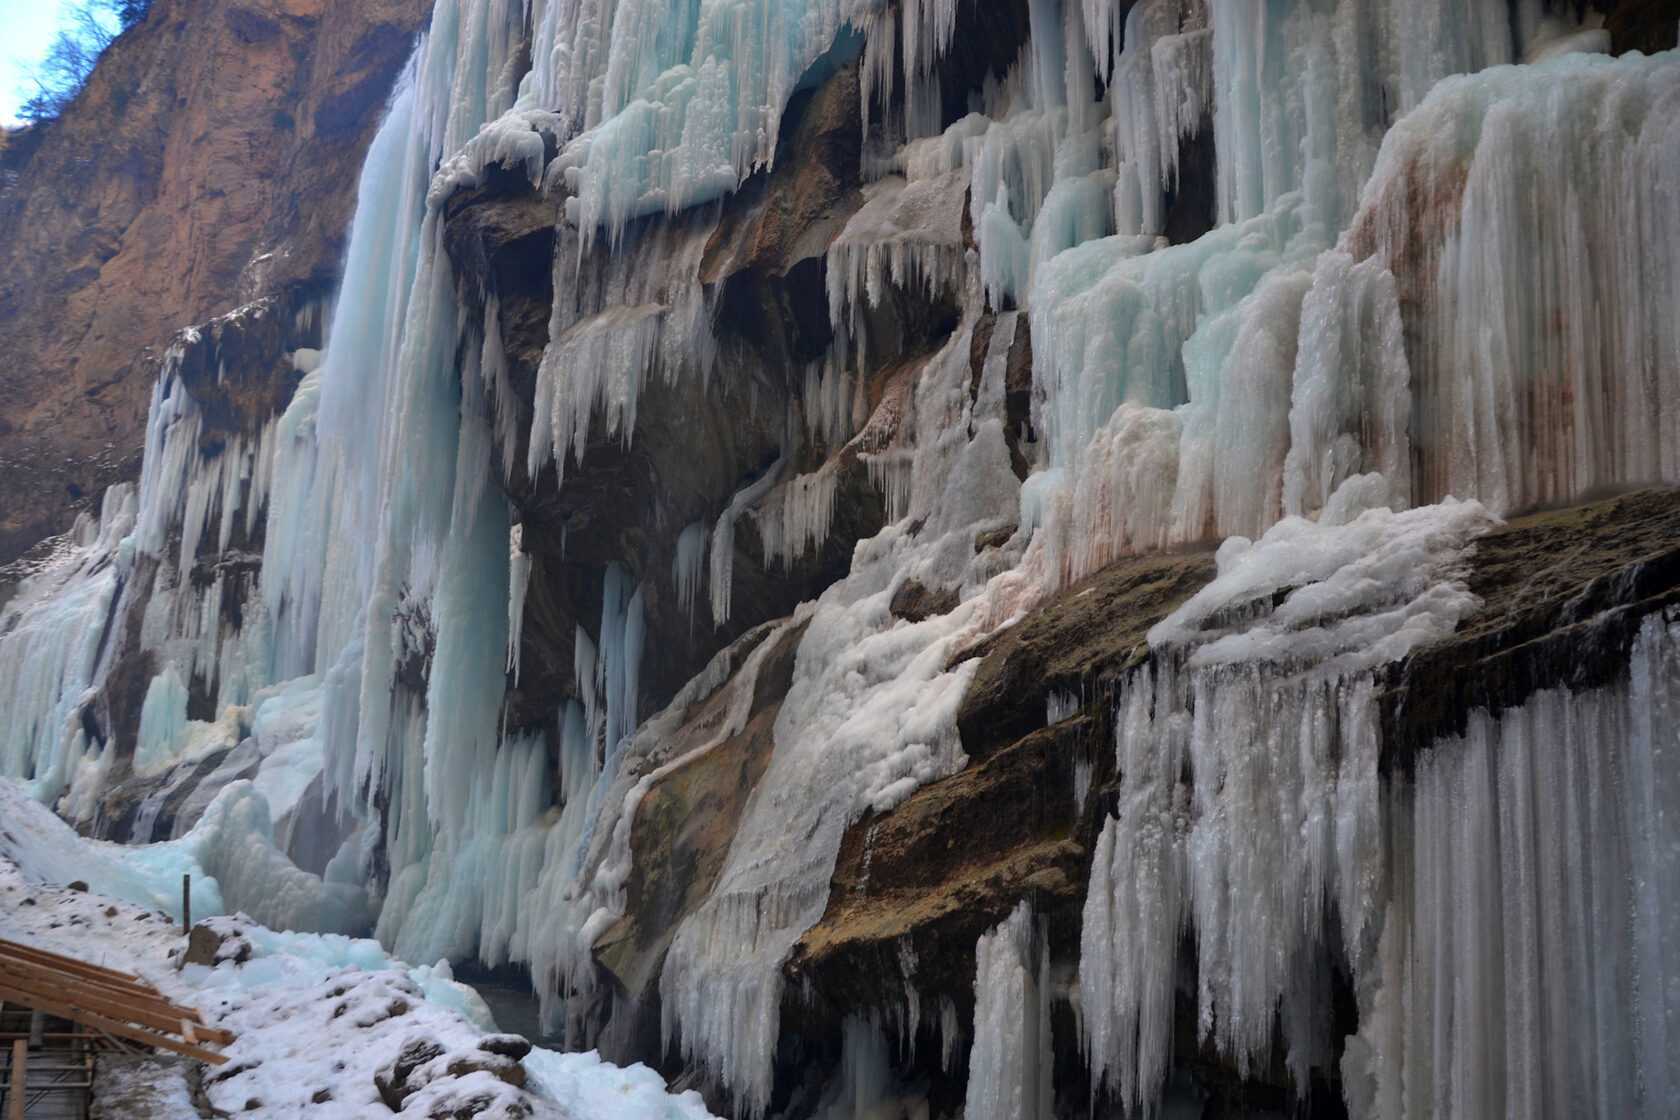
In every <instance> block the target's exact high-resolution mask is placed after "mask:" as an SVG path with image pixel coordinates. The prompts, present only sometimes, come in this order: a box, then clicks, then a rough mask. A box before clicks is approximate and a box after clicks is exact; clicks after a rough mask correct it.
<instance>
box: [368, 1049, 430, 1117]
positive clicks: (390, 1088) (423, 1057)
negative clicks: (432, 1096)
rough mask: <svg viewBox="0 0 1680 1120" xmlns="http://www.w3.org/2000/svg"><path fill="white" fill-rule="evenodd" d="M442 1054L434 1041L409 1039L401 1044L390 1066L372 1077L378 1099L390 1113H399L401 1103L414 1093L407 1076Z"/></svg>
mask: <svg viewBox="0 0 1680 1120" xmlns="http://www.w3.org/2000/svg"><path fill="white" fill-rule="evenodd" d="M442 1054H443V1046H442V1044H440V1043H439V1042H438V1041H437V1040H436V1039H434V1038H422V1037H415V1038H410V1039H409V1040H408V1041H407V1042H405V1043H403V1048H402V1049H401V1050H399V1051H398V1052H397V1056H396V1058H394V1059H393V1060H392V1062H391V1064H390V1065H388V1066H385V1067H384V1068H383V1069H380V1070H379V1071H378V1072H377V1073H375V1074H374V1075H373V1084H374V1087H375V1088H377V1089H378V1090H379V1099H380V1100H382V1101H384V1102H385V1103H386V1105H387V1106H389V1107H390V1109H391V1111H392V1112H401V1111H402V1107H403V1102H404V1101H406V1100H408V1097H409V1094H411V1093H413V1092H414V1089H413V1088H411V1087H410V1086H409V1084H408V1079H409V1075H411V1074H412V1073H413V1072H414V1071H415V1070H417V1069H419V1068H420V1067H421V1066H423V1065H425V1064H426V1063H427V1062H429V1061H431V1060H432V1059H433V1058H437V1057H440V1056H442Z"/></svg>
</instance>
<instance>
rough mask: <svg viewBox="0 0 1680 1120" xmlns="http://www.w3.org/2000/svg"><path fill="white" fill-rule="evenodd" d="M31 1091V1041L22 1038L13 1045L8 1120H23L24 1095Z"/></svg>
mask: <svg viewBox="0 0 1680 1120" xmlns="http://www.w3.org/2000/svg"><path fill="white" fill-rule="evenodd" d="M28 1091H29V1040H28V1039H24V1038H20V1039H18V1040H17V1041H16V1042H14V1043H12V1085H11V1097H12V1107H11V1108H9V1109H7V1110H6V1115H7V1117H8V1120H23V1103H24V1094H25V1093H27V1092H28Z"/></svg>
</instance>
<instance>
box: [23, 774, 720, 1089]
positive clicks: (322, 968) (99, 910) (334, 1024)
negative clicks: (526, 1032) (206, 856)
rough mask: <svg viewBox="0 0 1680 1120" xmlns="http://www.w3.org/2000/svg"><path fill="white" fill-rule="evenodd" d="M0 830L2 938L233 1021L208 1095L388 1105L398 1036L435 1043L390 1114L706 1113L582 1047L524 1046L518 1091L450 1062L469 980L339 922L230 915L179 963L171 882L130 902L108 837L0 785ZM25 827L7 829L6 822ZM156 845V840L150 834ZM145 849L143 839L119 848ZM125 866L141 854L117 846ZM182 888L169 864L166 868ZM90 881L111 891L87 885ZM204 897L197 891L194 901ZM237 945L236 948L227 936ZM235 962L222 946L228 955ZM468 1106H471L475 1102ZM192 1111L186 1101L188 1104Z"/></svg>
mask: <svg viewBox="0 0 1680 1120" xmlns="http://www.w3.org/2000/svg"><path fill="white" fill-rule="evenodd" d="M0 799H5V808H6V812H5V813H4V815H3V816H0V819H3V820H4V821H5V825H4V829H5V834H6V843H5V846H4V849H3V850H0V856H3V857H4V858H0V896H3V898H4V903H3V905H0V936H4V937H7V938H9V939H12V940H17V941H21V942H23V943H24V944H29V945H34V946H37V947H39V948H42V949H47V950H50V951H53V952H57V953H64V954H68V955H70V956H74V957H77V958H79V959H82V960H86V961H89V962H91V963H95V964H99V965H102V966H104V967H106V968H114V969H119V970H123V971H127V972H132V973H135V974H137V975H139V976H141V977H142V978H144V979H145V980H146V981H147V982H149V983H151V984H153V985H155V986H156V987H157V988H158V990H160V991H161V992H162V993H163V994H164V995H165V996H166V997H167V998H169V999H171V1000H173V1001H175V1002H177V1003H180V1004H182V1005H183V1006H188V1007H194V1008H196V1009H198V1010H199V1011H200V1012H201V1013H202V1014H203V1016H204V1018H205V1021H206V1022H208V1023H209V1024H211V1025H213V1026H217V1027H221V1028H223V1029H226V1030H229V1031H231V1032H232V1033H233V1034H234V1035H235V1039H234V1041H233V1042H231V1043H229V1044H228V1045H226V1046H225V1047H222V1048H221V1052H222V1053H224V1054H225V1055H226V1056H227V1057H228V1059H229V1060H228V1062H227V1063H226V1064H225V1065H221V1066H216V1067H211V1068H210V1069H209V1070H208V1071H207V1073H206V1076H205V1090H206V1092H207V1094H208V1096H209V1099H210V1102H211V1104H212V1106H214V1107H216V1108H219V1109H222V1110H224V1111H226V1112H228V1113H234V1114H239V1115H248V1116H252V1117H254V1118H255V1120H263V1118H265V1117H288V1118H289V1117H294V1116H298V1115H304V1114H307V1115H310V1116H322V1117H327V1118H329V1120H330V1118H332V1117H355V1118H357V1120H360V1118H361V1117H364V1116H367V1115H371V1114H373V1113H375V1112H378V1113H382V1114H383V1113H388V1111H389V1110H388V1109H387V1107H386V1105H385V1103H384V1102H383V1101H382V1099H381V1097H380V1093H379V1090H378V1088H377V1087H376V1085H375V1081H374V1078H375V1074H376V1073H378V1072H379V1071H380V1070H381V1069H382V1068H383V1067H385V1066H388V1065H389V1064H390V1063H391V1062H392V1060H393V1059H394V1058H395V1057H396V1055H397V1052H398V1051H399V1050H400V1049H401V1048H402V1047H403V1046H404V1045H405V1044H407V1043H408V1042H409V1041H410V1040H414V1039H420V1040H424V1041H427V1042H430V1043H433V1044H434V1045H435V1046H436V1047H437V1048H438V1052H439V1056H438V1057H437V1058H435V1059H433V1060H432V1061H430V1062H428V1063H427V1064H426V1065H424V1066H422V1067H420V1069H419V1070H418V1071H417V1072H416V1073H415V1074H414V1075H411V1076H410V1078H409V1083H410V1085H415V1084H416V1083H424V1084H423V1085H422V1086H421V1087H420V1088H419V1091H418V1092H416V1093H415V1094H414V1095H413V1096H411V1097H409V1098H408V1100H407V1101H405V1102H404V1108H403V1110H402V1112H401V1113H399V1115H413V1116H428V1115H432V1114H433V1113H434V1110H435V1109H438V1108H444V1107H447V1108H451V1109H453V1108H456V1107H460V1106H461V1105H462V1104H464V1103H466V1102H467V1101H468V1100H470V1099H472V1098H478V1097H485V1096H488V1097H489V1102H488V1105H487V1107H486V1108H485V1109H484V1110H483V1111H480V1112H478V1113H477V1114H478V1115H483V1116H487V1117H496V1116H503V1117H517V1116H527V1117H534V1118H542V1117H554V1118H556V1120H559V1118H569V1120H645V1118H658V1120H706V1118H707V1117H709V1115H710V1114H709V1113H708V1112H707V1111H706V1109H705V1107H704V1105H703V1104H702V1103H701V1101H700V1098H699V1095H698V1094H696V1093H694V1092H687V1093H683V1094H680V1095H671V1094H669V1093H667V1092H666V1090H665V1085H664V1082H663V1080H662V1079H661V1078H660V1077H659V1076H658V1074H656V1073H654V1072H653V1071H652V1070H649V1069H647V1068H646V1067H645V1066H641V1065H634V1066H630V1067H628V1068H622V1069H621V1068H619V1067H616V1066H613V1065H611V1064H609V1063H607V1062H603V1061H602V1060H601V1059H600V1058H599V1056H598V1055H596V1054H595V1053H593V1052H591V1053H586V1054H554V1053H551V1052H548V1051H543V1050H533V1051H532V1052H531V1053H530V1054H529V1055H527V1056H526V1058H525V1059H524V1063H523V1064H524V1066H525V1072H526V1075H527V1081H526V1087H525V1088H523V1089H521V1088H517V1087H515V1086H513V1085H510V1084H508V1083H507V1082H505V1081H503V1080H500V1079H498V1078H496V1077H494V1076H492V1075H491V1074H490V1073H487V1072H468V1073H465V1074H464V1075H459V1076H457V1075H452V1074H450V1073H449V1068H450V1066H452V1065H455V1064H457V1063H459V1062H461V1061H471V1062H475V1063H482V1062H483V1061H484V1059H485V1058H486V1057H487V1054H486V1052H485V1051H484V1050H482V1049H481V1048H480V1046H479V1041H480V1039H481V1038H482V1037H483V1036H485V1035H486V1034H493V1033H494V1031H495V1024H494V1022H493V1021H492V1019H491V1017H490V1013H489V1011H488V1009H487V1008H486V1007H485V1006H484V1003H483V1001H482V1000H481V999H480V998H479V997H478V995H477V993H475V992H473V990H472V989H471V988H469V987H466V986H465V985H462V984H458V983H456V982H455V981H454V980H453V978H452V976H451V974H450V970H449V967H448V966H447V965H446V964H442V963H440V964H438V965H435V966H420V967H415V966H411V965H408V964H406V963H404V962H403V961H401V960H398V959H395V958H393V957H391V956H390V955H389V954H387V953H386V952H385V951H384V950H383V949H381V948H380V946H379V944H378V943H377V942H375V941H371V940H364V939H358V938H350V937H344V936H341V935H336V934H325V935H323V934H305V933H282V932H277V931H275V930H272V929H268V928H265V927H263V926H261V925H258V924H256V923H255V922H253V921H252V920H251V919H249V918H247V917H245V916H243V915H238V916H235V917H231V918H213V919H210V920H209V921H208V922H207V923H205V924H206V925H208V927H209V928H211V929H212V930H214V931H215V932H216V933H217V934H218V935H219V936H221V937H222V938H223V939H224V944H223V950H222V952H221V953H219V954H218V960H217V963H216V964H215V965H214V966H213V967H212V966H206V965H201V964H188V965H179V964H178V963H177V962H176V961H174V960H173V959H172V958H174V957H176V956H178V955H179V954H180V953H181V952H182V951H183V950H184V948H185V943H186V939H185V937H184V936H183V934H182V931H181V929H180V927H179V925H177V924H175V922H174V920H173V919H172V918H171V917H170V916H169V915H168V914H166V913H162V912H160V911H159V910H158V909H157V908H155V906H156V904H158V903H162V902H163V901H164V900H166V899H167V898H168V897H169V895H168V894H167V893H164V894H162V895H161V897H157V898H148V897H146V896H145V894H144V893H142V894H141V895H140V896H139V897H138V898H137V899H131V898H130V897H129V896H130V895H131V894H132V890H133V888H134V887H135V886H136V885H137V884H138V883H139V882H140V879H139V878H137V877H136V874H137V873H135V872H130V873H127V874H122V875H115V874H113V872H112V870H111V869H112V866H113V864H114V863H116V862H117V860H116V859H115V857H113V856H112V854H111V850H112V849H116V848H117V846H116V845H99V844H93V843H90V842H88V841H85V840H82V839H80V838H79V837H77V836H76V835H75V834H74V833H72V832H70V831H69V830H68V829H67V828H66V827H65V826H64V825H62V824H61V823H60V822H58V821H56V820H54V819H53V818H52V817H51V816H50V815H49V814H46V812H45V810H42V809H40V808H39V807H38V806H35V805H33V804H31V803H30V802H28V801H27V800H26V799H24V798H22V797H21V796H20V795H19V794H18V793H17V792H16V791H15V787H12V786H10V785H9V784H8V783H5V782H0ZM19 832H22V833H23V834H24V836H23V837H22V838H21V841H20V838H19V837H18V836H17V835H15V834H16V833H19ZM152 847H153V848H159V847H163V846H161V845H154V846H152ZM123 850H124V851H127V852H129V853H136V852H138V853H144V852H146V851H147V849H144V848H142V849H123ZM128 862H130V863H131V864H135V863H138V862H139V861H138V860H137V859H135V858H132V857H131V858H130V859H129V861H128ZM66 872H75V873H78V874H81V876H82V878H84V879H85V880H87V881H88V882H90V884H91V885H92V887H93V890H91V891H85V892H84V891H69V890H64V889H62V888H59V887H56V886H53V885H51V883H50V882H43V881H42V878H43V876H47V877H49V878H50V877H51V876H53V875H62V874H64V873H66ZM171 877H172V878H173V882H172V883H169V884H167V885H168V886H170V887H171V889H173V890H174V891H175V895H176V897H178V895H179V886H180V883H179V876H178V875H174V874H173V868H171V869H170V873H169V875H167V876H165V878H166V879H167V878H171ZM102 884H105V885H108V886H110V887H112V888H115V889H117V890H118V891H119V895H118V896H107V895H105V894H102V893H101V892H100V887H101V885H102ZM205 901H206V900H205V899H203V898H195V906H201V905H203V904H204V902H205ZM239 946H243V948H244V950H245V952H244V953H243V954H241V953H238V952H235V951H234V950H235V948H236V947H239ZM242 955H243V956H245V957H246V959H244V960H238V959H235V958H236V957H239V956H242ZM475 1107H476V1105H475ZM189 1114H190V1113H189Z"/></svg>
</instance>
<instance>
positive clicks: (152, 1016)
mask: <svg viewBox="0 0 1680 1120" xmlns="http://www.w3.org/2000/svg"><path fill="white" fill-rule="evenodd" d="M0 1000H3V1001H5V1002H6V1003H8V1004H18V1005H22V1006H24V1007H27V1008H29V1009H31V1010H34V1011H41V1012H44V1013H46V1014H48V1015H51V1016H53V1017H54V1018H57V1019H64V1020H66V1021H68V1022H72V1023H77V1024H80V1025H81V1026H83V1027H90V1028H92V1029H94V1030H96V1031H101V1032H104V1033H105V1034H107V1035H112V1036H115V1037H117V1038H123V1039H127V1040H128V1041H130V1042H138V1043H140V1044H142V1045H144V1046H153V1047H156V1048H158V1049H160V1050H169V1051H172V1052H174V1053H176V1054H184V1055H186V1056H187V1057H189V1058H197V1059H198V1060H199V1061H202V1062H207V1063H209V1064H210V1065H221V1064H222V1063H224V1062H226V1061H227V1057H226V1056H225V1055H222V1054H219V1053H217V1052H216V1051H214V1050H211V1049H208V1048H207V1045H206V1044H216V1045H222V1046H225V1045H227V1044H228V1043H230V1042H232V1041H233V1034H232V1033H231V1032H229V1031H225V1030H222V1029H221V1028H219V1027H212V1026H208V1025H206V1024H205V1022H204V1017H203V1016H201V1015H200V1014H199V1013H198V1011H197V1010H195V1009H194V1008H191V1007H181V1006H179V1005H178V1004H175V1003H172V1002H170V1001H169V1000H168V999H167V998H165V997H164V995H163V993H161V992H159V991H158V990H157V989H156V988H154V987H152V986H151V985H150V984H148V983H146V982H145V981H144V980H142V979H141V978H140V977H138V976H135V975H133V974H131V973H127V972H118V971H117V970H116V969H110V968H102V967H100V966H98V965H91V964H88V963H87V962H85V961H79V960H76V959H75V958H74V957H66V956H61V955H59V954H58V953H50V952H47V951H46V950H43V949H36V948H32V947H31V946H28V945H20V944H18V943H17V942H15V941H7V940H5V939H3V938H0Z"/></svg>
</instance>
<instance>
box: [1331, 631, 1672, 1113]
mask: <svg viewBox="0 0 1680 1120" xmlns="http://www.w3.org/2000/svg"><path fill="white" fill-rule="evenodd" d="M1677 638H1680V634H1677V633H1676V628H1675V626H1674V624H1672V623H1669V622H1667V621H1665V620H1663V619H1662V618H1661V617H1659V616H1651V617H1650V618H1648V619H1647V620H1646V621H1645V623H1644V624H1643V626H1642V627H1641V629H1640V631H1639V635H1638V637H1637V639H1636V640H1635V642H1634V644H1633V650H1632V658H1631V662H1630V665H1629V668H1628V675H1627V678H1626V679H1625V680H1623V681H1621V682H1619V683H1616V684H1614V685H1611V686H1609V687H1606V688H1602V689H1596V690H1593V691H1590V692H1582V693H1575V694H1570V693H1566V692H1561V691H1545V692H1540V693H1537V694H1535V695H1534V696H1532V697H1531V698H1530V699H1529V700H1528V701H1527V702H1525V703H1524V704H1523V705H1522V706H1521V707H1518V708H1514V709H1510V710H1507V711H1506V712H1504V713H1503V714H1502V715H1501V716H1500V717H1499V718H1497V719H1494V718H1492V717H1490V716H1489V715H1488V714H1487V713H1486V712H1476V713H1473V714H1472V715H1471V717H1470V720H1469V725H1468V727H1467V728H1466V730H1465V733H1464V736H1463V737H1462V738H1458V737H1453V738H1449V739H1446V740H1443V741H1440V742H1437V743H1436V744H1435V745H1434V746H1433V747H1432V748H1431V749H1429V750H1428V751H1426V752H1423V753H1421V754H1420V755H1419V758H1418V762H1417V770H1416V777H1415V780H1414V781H1413V782H1412V783H1410V784H1409V785H1407V786H1402V787H1401V788H1399V789H1397V790H1396V791H1395V792H1394V793H1393V795H1392V799H1391V814H1392V819H1391V824H1390V830H1391V840H1390V846H1391V847H1392V848H1393V849H1394V850H1395V851H1396V852H1397V853H1404V856H1403V858H1400V859H1397V860H1396V863H1395V883H1394V886H1393V888H1392V896H1391V900H1390V901H1389V903H1388V908H1387V913H1386V916H1385V918H1384V921H1383V925H1382V936H1381V941H1380V944H1379V945H1378V947H1377V948H1376V951H1375V953H1374V954H1373V957H1374V959H1373V960H1371V962H1370V964H1369V969H1370V973H1369V975H1368V977H1367V978H1366V980H1365V984H1366V987H1365V988H1364V989H1363V990H1362V992H1361V995H1360V1031H1359V1034H1358V1035H1356V1036H1354V1037H1353V1038H1352V1039H1350V1040H1349V1043H1348V1048H1347V1053H1346V1056H1345V1057H1344V1058H1343V1063H1342V1071H1343V1076H1344V1078H1346V1079H1347V1081H1348V1084H1349V1089H1348V1103H1349V1109H1350V1112H1351V1114H1352V1115H1354V1116H1357V1117H1374V1116H1394V1117H1401V1118H1403V1120H1407V1118H1409V1120H1423V1118H1425V1117H1438V1116H1449V1115H1459V1114H1463V1113H1464V1112H1465V1111H1466V1110H1468V1111H1470V1112H1476V1113H1479V1114H1483V1115H1489V1114H1506V1115H1524V1116H1555V1115H1565V1114H1569V1113H1572V1112H1577V1111H1585V1112H1587V1113H1591V1114H1593V1115H1601V1116H1631V1117H1656V1116H1662V1115H1666V1114H1667V1113H1668V1111H1670V1110H1671V1109H1672V1107H1673V1101H1674V1093H1675V1092H1676V1089H1677V1082H1676V1070H1675V1065H1674V1062H1673V1061H1672V1055H1673V1053H1674V1050H1675V1046H1676V1043H1677V1041H1680V988H1677V986H1676V984H1675V977H1676V976H1680V938H1677V937H1676V934H1675V931H1676V929H1680V925H1677V920H1680V816H1677V815H1676V814H1675V812H1674V806H1675V805H1677V804H1680V779H1677V774H1680V770H1677V769H1676V767H1675V766H1674V765H1673V755H1674V752H1675V750H1676V741H1675V732H1674V728H1675V723H1674V713H1675V711H1676V707H1677V705H1680V644H1677Z"/></svg>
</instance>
